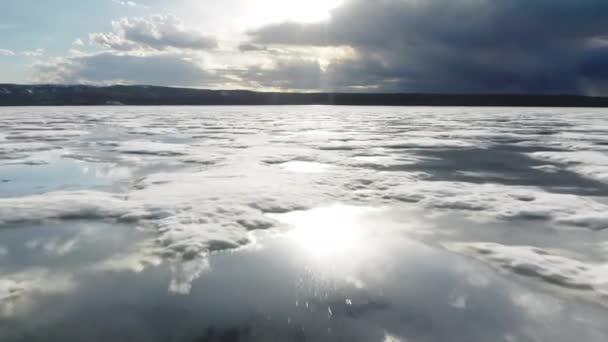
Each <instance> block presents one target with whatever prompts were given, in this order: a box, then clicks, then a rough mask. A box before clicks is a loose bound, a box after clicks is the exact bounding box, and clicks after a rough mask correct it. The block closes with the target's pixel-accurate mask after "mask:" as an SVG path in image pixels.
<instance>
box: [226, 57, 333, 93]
mask: <svg viewBox="0 0 608 342" xmlns="http://www.w3.org/2000/svg"><path fill="white" fill-rule="evenodd" d="M235 74H236V76H238V77H239V78H240V79H241V80H242V82H243V83H244V85H245V86H246V87H249V88H260V87H261V88H273V89H281V90H314V89H320V88H323V84H322V83H323V75H322V72H321V66H320V64H319V63H318V62H317V61H309V60H298V59H296V60H278V61H277V63H276V64H275V65H273V66H271V67H262V66H251V67H249V68H246V69H242V70H240V71H236V72H235Z"/></svg>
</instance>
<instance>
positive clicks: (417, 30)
mask: <svg viewBox="0 0 608 342" xmlns="http://www.w3.org/2000/svg"><path fill="white" fill-rule="evenodd" d="M607 16H608V3H606V2H603V1H596V0H582V1H576V2H573V1H567V0H558V1H554V0H551V1H549V0H544V1H536V2H535V3H534V4H530V3H529V2H528V1H523V0H508V1H500V2H496V1H490V0H475V1H473V0H468V1H463V2H453V1H447V0H428V1H413V0H412V1H403V0H383V1H375V2H371V1H365V0H349V1H346V2H345V3H344V4H343V5H341V6H340V7H338V8H337V9H335V10H334V11H333V12H332V16H331V18H330V19H329V20H327V21H324V22H319V23H309V24H302V23H292V22H286V23H278V24H273V25H268V26H264V27H261V28H258V29H255V30H251V31H250V32H248V34H249V37H250V41H249V42H248V43H250V44H262V45H270V46H272V45H297V46H350V47H352V48H354V49H356V51H357V52H358V58H357V60H356V61H355V62H353V61H347V62H343V61H334V62H333V63H332V65H331V66H330V67H329V68H328V70H327V71H326V74H327V76H326V78H327V79H329V80H333V81H334V82H333V84H330V86H333V87H335V88H340V87H344V86H346V87H348V86H352V85H356V86H371V87H375V88H377V89H384V90H387V89H388V90H403V91H421V92H522V93H566V92H567V93H589V92H590V91H591V90H594V91H595V92H596V93H597V92H601V91H602V89H605V88H607V87H606V83H607V82H606V79H608V75H606V74H607V73H608V65H607V64H606V62H605V61H606V60H608V49H606V48H605V46H604V47H597V45H598V44H597V43H596V44H595V46H592V45H593V44H590V42H592V41H595V42H597V41H600V40H601V39H603V38H602V37H606V36H608V27H606V25H605V18H606V17H607ZM556 23H559V25H557V24H556Z"/></svg>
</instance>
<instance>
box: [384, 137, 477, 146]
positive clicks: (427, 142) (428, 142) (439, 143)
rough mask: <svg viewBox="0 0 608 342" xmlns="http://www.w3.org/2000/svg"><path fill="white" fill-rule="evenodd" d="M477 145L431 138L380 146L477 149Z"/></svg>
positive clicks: (392, 142) (394, 142) (388, 143)
mask: <svg viewBox="0 0 608 342" xmlns="http://www.w3.org/2000/svg"><path fill="white" fill-rule="evenodd" d="M478 145H479V144H475V143H471V142H468V141H464V140H458V139H440V138H432V137H420V138H409V139H405V140H398V141H389V142H386V143H383V144H381V145H380V146H382V147H386V148H394V149H400V148H458V147H460V148H467V147H478Z"/></svg>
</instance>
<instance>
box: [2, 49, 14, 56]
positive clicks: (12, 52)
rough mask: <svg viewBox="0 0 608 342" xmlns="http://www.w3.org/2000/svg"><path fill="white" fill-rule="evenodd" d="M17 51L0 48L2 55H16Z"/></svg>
mask: <svg viewBox="0 0 608 342" xmlns="http://www.w3.org/2000/svg"><path fill="white" fill-rule="evenodd" d="M14 55H15V52H14V51H12V50H7V49H0V56H14Z"/></svg>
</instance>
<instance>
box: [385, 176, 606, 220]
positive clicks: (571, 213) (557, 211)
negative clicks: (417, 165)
mask: <svg viewBox="0 0 608 342" xmlns="http://www.w3.org/2000/svg"><path fill="white" fill-rule="evenodd" d="M376 186H377V185H376ZM385 197H388V198H390V199H394V200H398V201H402V202H409V203H415V204H418V205H423V206H425V207H430V208H438V209H453V210H465V211H472V212H474V214H475V216H476V217H478V218H490V219H508V220H511V219H528V220H547V221H553V222H556V223H560V224H567V225H574V226H580V227H588V228H592V229H598V230H599V229H605V228H608V214H607V213H608V205H606V204H603V203H601V202H598V201H596V200H594V199H593V198H590V197H583V196H576V195H567V194H555V193H548V192H545V191H542V190H540V189H537V188H532V187H515V186H506V185H500V184H479V185H477V184H470V183H464V182H440V181H437V182H430V181H419V182H413V183H406V184H401V185H399V186H395V187H394V188H392V189H390V190H389V191H387V192H386V194H385Z"/></svg>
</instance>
